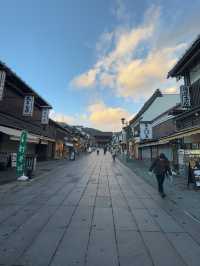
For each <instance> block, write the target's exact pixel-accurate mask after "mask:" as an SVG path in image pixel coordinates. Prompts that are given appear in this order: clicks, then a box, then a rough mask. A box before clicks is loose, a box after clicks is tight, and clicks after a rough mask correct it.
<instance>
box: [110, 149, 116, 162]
mask: <svg viewBox="0 0 200 266" xmlns="http://www.w3.org/2000/svg"><path fill="white" fill-rule="evenodd" d="M111 154H112V158H113V162H115V158H116V155H117V154H116V150H115V149H113V150H112V151H111Z"/></svg>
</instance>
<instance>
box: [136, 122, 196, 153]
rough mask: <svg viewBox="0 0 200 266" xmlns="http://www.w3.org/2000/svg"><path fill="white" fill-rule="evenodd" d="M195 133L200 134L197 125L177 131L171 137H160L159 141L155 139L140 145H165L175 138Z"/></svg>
mask: <svg viewBox="0 0 200 266" xmlns="http://www.w3.org/2000/svg"><path fill="white" fill-rule="evenodd" d="M195 134H200V128H199V127H195V128H190V129H187V130H184V131H181V132H177V133H175V134H173V135H171V136H169V137H164V138H162V139H160V140H159V141H155V142H150V143H146V144H141V145H140V147H141V148H142V147H148V146H155V145H164V144H167V143H169V142H170V141H171V140H175V139H182V138H184V137H189V136H192V135H195Z"/></svg>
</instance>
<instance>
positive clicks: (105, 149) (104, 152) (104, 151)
mask: <svg viewBox="0 0 200 266" xmlns="http://www.w3.org/2000/svg"><path fill="white" fill-rule="evenodd" d="M106 152H107V147H104V149H103V154H104V155H106Z"/></svg>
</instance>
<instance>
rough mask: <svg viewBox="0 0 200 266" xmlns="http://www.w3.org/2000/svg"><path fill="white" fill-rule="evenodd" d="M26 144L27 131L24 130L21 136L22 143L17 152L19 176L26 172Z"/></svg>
mask: <svg viewBox="0 0 200 266" xmlns="http://www.w3.org/2000/svg"><path fill="white" fill-rule="evenodd" d="M26 144H27V132H26V131H25V130H23V131H22V134H21V137H20V144H19V149H18V153H17V165H16V172H17V176H22V175H23V174H24V170H25V169H24V168H25V155H26Z"/></svg>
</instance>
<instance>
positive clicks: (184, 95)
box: [180, 85, 191, 108]
mask: <svg viewBox="0 0 200 266" xmlns="http://www.w3.org/2000/svg"><path fill="white" fill-rule="evenodd" d="M180 97H181V106H182V107H184V108H190V106H191V103H190V89H189V86H185V85H181V86H180Z"/></svg>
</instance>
